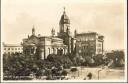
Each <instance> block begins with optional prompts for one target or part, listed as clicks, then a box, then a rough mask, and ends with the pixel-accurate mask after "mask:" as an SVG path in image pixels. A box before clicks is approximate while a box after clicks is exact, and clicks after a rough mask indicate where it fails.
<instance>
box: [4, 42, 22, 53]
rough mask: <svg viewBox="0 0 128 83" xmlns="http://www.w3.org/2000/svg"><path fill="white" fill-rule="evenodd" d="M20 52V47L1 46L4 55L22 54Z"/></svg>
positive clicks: (15, 45) (13, 45)
mask: <svg viewBox="0 0 128 83" xmlns="http://www.w3.org/2000/svg"><path fill="white" fill-rule="evenodd" d="M22 52H23V47H22V45H17V44H3V53H4V54H14V53H22Z"/></svg>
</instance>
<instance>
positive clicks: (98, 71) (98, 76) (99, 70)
mask: <svg viewBox="0 0 128 83" xmlns="http://www.w3.org/2000/svg"><path fill="white" fill-rule="evenodd" d="M100 71H102V70H98V80H99V78H100Z"/></svg>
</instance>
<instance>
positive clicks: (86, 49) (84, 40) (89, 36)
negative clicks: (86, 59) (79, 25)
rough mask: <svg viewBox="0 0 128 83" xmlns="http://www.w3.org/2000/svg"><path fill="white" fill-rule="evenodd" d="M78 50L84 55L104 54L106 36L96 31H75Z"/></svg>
mask: <svg viewBox="0 0 128 83" xmlns="http://www.w3.org/2000/svg"><path fill="white" fill-rule="evenodd" d="M75 38H76V39H77V41H76V49H77V50H76V51H77V53H79V54H81V55H84V56H87V55H89V56H92V57H93V56H95V55H98V54H103V51H104V50H103V49H104V47H103V43H104V36H102V35H100V34H98V33H96V32H87V33H77V32H76V31H75Z"/></svg>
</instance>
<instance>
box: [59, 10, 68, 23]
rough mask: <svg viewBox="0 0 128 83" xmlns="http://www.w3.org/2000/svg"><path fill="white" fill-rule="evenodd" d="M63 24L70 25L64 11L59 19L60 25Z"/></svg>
mask: <svg viewBox="0 0 128 83" xmlns="http://www.w3.org/2000/svg"><path fill="white" fill-rule="evenodd" d="M64 23H67V24H70V20H69V18H68V16H67V15H66V12H65V10H64V12H63V15H62V16H61V19H60V24H64Z"/></svg>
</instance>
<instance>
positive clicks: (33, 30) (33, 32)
mask: <svg viewBox="0 0 128 83" xmlns="http://www.w3.org/2000/svg"><path fill="white" fill-rule="evenodd" d="M32 35H35V27H34V25H33V28H32Z"/></svg>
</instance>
